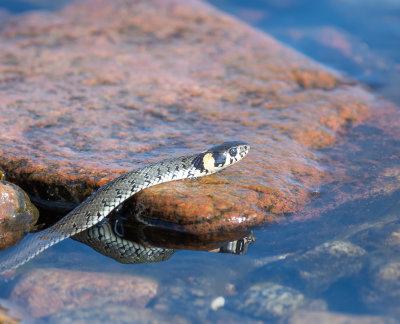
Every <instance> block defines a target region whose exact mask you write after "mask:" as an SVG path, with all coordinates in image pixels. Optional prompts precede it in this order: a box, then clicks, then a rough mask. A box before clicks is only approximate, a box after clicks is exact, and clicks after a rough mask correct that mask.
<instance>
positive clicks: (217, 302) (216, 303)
mask: <svg viewBox="0 0 400 324" xmlns="http://www.w3.org/2000/svg"><path fill="white" fill-rule="evenodd" d="M224 305H225V298H224V297H222V296H219V297H217V298H215V299H214V300H213V301H212V302H211V309H212V310H214V311H216V310H217V309H218V308H221V307H224Z"/></svg>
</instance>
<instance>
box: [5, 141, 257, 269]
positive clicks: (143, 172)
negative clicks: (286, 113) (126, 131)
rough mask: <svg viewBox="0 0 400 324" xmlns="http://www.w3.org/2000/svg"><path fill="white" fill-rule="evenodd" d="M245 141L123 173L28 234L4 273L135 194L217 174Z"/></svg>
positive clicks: (242, 151) (244, 148) (242, 150)
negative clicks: (55, 220)
mask: <svg viewBox="0 0 400 324" xmlns="http://www.w3.org/2000/svg"><path fill="white" fill-rule="evenodd" d="M249 149H250V146H249V145H248V144H247V143H245V142H239V141H234V142H225V143H223V144H220V145H218V146H214V147H212V148H211V149H209V150H207V151H205V152H203V153H200V154H195V155H189V156H183V157H177V158H171V159H167V160H163V161H159V162H157V163H154V164H150V165H147V166H145V167H143V168H140V169H136V170H133V171H131V172H128V173H125V174H122V175H121V176H119V177H118V178H115V179H114V180H112V181H110V182H109V183H107V184H106V185H104V186H103V187H101V188H100V189H99V190H98V191H96V192H95V193H93V194H92V195H91V196H90V197H89V198H87V199H86V200H85V201H84V202H83V203H82V204H80V205H79V206H77V207H76V208H75V209H74V210H72V211H71V212H70V213H69V214H67V215H66V216H65V217H64V218H62V219H61V220H60V221H58V222H57V223H55V224H54V225H53V226H51V227H49V228H47V229H45V230H43V231H41V232H39V233H37V234H33V235H30V236H28V237H26V238H25V239H24V240H22V241H21V242H20V243H19V244H18V245H17V246H16V247H14V248H12V249H9V250H8V251H7V252H6V253H5V254H3V255H2V256H1V258H0V273H4V272H6V271H9V270H12V269H15V268H17V267H19V266H20V265H22V264H24V263H26V262H27V261H29V260H31V259H32V258H34V257H35V256H37V255H38V254H39V253H41V252H42V251H44V250H45V249H47V248H49V247H50V246H52V245H54V244H56V243H58V242H60V241H62V240H64V239H66V238H68V237H71V236H73V235H75V234H77V233H80V232H82V231H84V230H86V229H88V228H90V227H92V226H94V225H95V224H98V223H99V222H101V221H102V220H103V219H104V218H105V217H107V216H108V215H109V214H110V213H111V212H112V211H113V210H114V209H115V208H116V207H118V206H119V205H120V204H121V203H123V202H124V201H125V200H127V199H128V198H130V197H131V196H133V195H134V194H135V193H137V192H139V191H141V190H143V189H145V188H148V187H151V186H154V185H157V184H160V183H164V182H168V181H175V180H182V179H187V178H197V177H202V176H206V175H209V174H213V173H216V172H218V171H220V170H222V169H224V168H226V167H228V166H230V165H232V164H234V163H236V162H238V161H240V160H241V159H242V158H244V157H245V155H246V154H247V153H248V151H249Z"/></svg>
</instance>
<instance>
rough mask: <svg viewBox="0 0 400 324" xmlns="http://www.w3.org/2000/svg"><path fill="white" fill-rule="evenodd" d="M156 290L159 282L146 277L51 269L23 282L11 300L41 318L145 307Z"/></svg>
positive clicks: (25, 278)
mask: <svg viewBox="0 0 400 324" xmlns="http://www.w3.org/2000/svg"><path fill="white" fill-rule="evenodd" d="M157 289H158V284H157V282H155V281H154V280H151V279H147V278H144V277H137V276H130V275H121V274H106V273H93V272H83V271H69V270H61V269H51V268H49V269H37V270H35V271H32V272H30V273H29V274H27V275H26V276H25V277H24V278H23V279H21V281H20V282H18V284H17V285H16V286H15V287H14V290H13V291H12V294H11V300H13V301H15V302H17V303H18V304H20V305H24V307H25V308H26V309H27V310H28V312H29V313H30V314H31V315H32V316H33V317H42V316H48V315H50V314H54V313H58V312H61V311H72V310H74V309H76V308H88V307H92V308H95V307H104V306H107V305H111V304H113V305H121V304H124V305H128V306H130V307H132V308H143V307H145V306H146V305H147V303H148V302H149V301H150V299H152V298H153V297H154V296H155V295H156V293H157Z"/></svg>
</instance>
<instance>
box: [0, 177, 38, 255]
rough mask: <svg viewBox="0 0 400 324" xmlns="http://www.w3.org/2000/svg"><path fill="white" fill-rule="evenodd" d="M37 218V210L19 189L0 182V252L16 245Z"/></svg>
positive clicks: (2, 181)
mask: <svg viewBox="0 0 400 324" xmlns="http://www.w3.org/2000/svg"><path fill="white" fill-rule="evenodd" d="M0 178H1V171H0ZM38 217H39V212H38V210H37V209H36V207H35V206H34V205H32V203H31V201H30V200H29V197H28V195H27V194H26V193H25V192H24V191H23V190H22V189H21V188H19V187H18V186H16V185H14V184H12V183H9V182H7V181H4V180H0V251H2V250H4V249H7V248H9V247H10V246H13V245H14V244H16V243H18V242H19V241H20V240H21V238H22V237H24V236H25V234H26V233H28V232H29V231H30V230H31V229H32V228H33V226H34V225H35V224H36V221H37V219H38Z"/></svg>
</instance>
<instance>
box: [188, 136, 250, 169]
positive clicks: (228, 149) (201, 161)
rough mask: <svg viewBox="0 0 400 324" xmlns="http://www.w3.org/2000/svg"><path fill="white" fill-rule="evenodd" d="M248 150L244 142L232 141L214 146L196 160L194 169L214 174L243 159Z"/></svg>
mask: <svg viewBox="0 0 400 324" xmlns="http://www.w3.org/2000/svg"><path fill="white" fill-rule="evenodd" d="M249 150H250V145H249V144H247V143H246V142H239V141H232V142H225V143H222V144H220V145H217V146H214V147H212V148H210V149H209V150H207V151H206V152H204V153H201V154H200V155H199V156H198V157H197V158H196V159H195V163H196V165H195V166H196V168H197V169H199V170H201V171H206V172H207V173H215V172H218V171H220V170H222V169H225V168H226V167H228V166H230V165H232V164H234V163H236V162H238V161H240V160H241V159H243V158H244V157H245V156H246V155H247V153H248V152H249Z"/></svg>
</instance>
